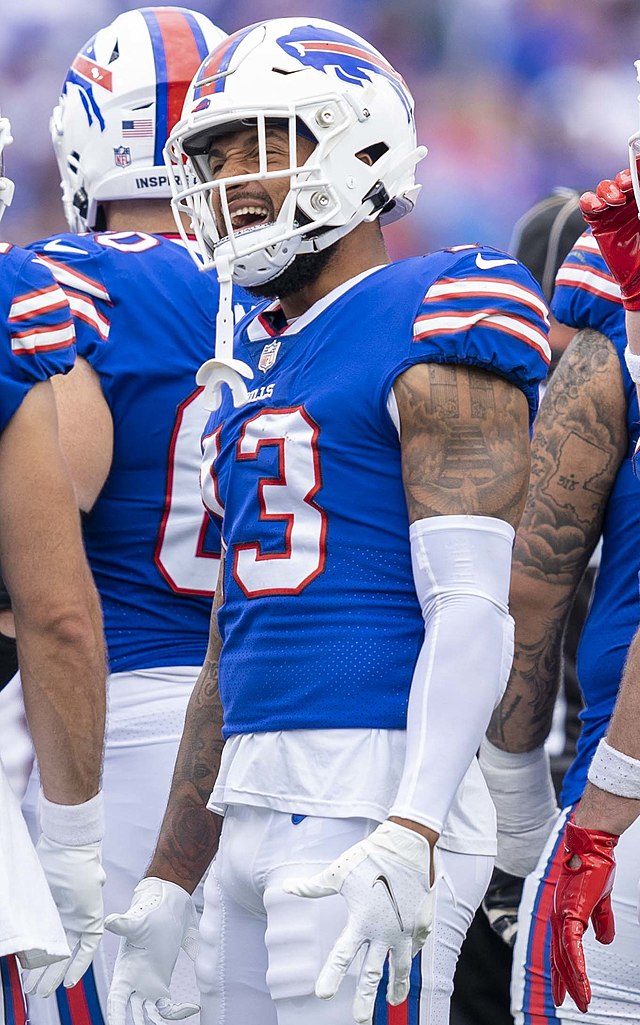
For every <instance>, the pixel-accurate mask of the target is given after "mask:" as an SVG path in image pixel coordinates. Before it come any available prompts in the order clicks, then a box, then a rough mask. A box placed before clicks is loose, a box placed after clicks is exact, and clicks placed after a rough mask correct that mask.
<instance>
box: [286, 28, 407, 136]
mask: <svg viewBox="0 0 640 1025" xmlns="http://www.w3.org/2000/svg"><path fill="white" fill-rule="evenodd" d="M277 43H278V46H281V47H282V49H283V50H284V52H285V53H286V54H288V55H289V57H294V58H295V59H296V60H298V61H299V62H300V63H301V64H304V65H305V66H306V67H309V68H315V69H316V70H317V71H324V72H327V71H329V70H333V71H334V72H335V74H336V75H337V76H338V78H340V79H341V80H342V81H343V82H347V83H348V84H349V85H359V86H365V85H368V84H369V83H370V82H372V81H373V78H372V76H373V75H382V76H383V77H384V78H386V79H387V81H388V82H389V83H390V84H391V85H392V86H393V88H394V89H395V91H396V92H397V94H398V96H399V97H400V100H401V101H402V104H403V106H404V108H405V110H406V111H407V118H408V119H410V118H411V101H410V99H409V96H408V94H407V87H406V85H405V83H404V80H403V78H402V76H401V75H399V74H398V72H397V71H396V70H395V69H394V68H392V67H391V65H390V64H389V62H388V61H386V60H385V59H384V57H382V55H381V54H379V53H376V51H375V50H373V49H369V48H368V47H367V46H366V45H365V44H364V43H363V42H358V44H357V45H356V44H355V43H354V40H353V37H352V36H347V35H342V33H340V32H333V31H331V30H329V29H325V28H323V29H318V28H316V27H315V26H314V25H303V26H300V27H298V28H294V29H293V30H292V31H291V32H290V33H289V34H288V35H286V36H280V37H279V39H278V40H277Z"/></svg>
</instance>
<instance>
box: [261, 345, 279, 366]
mask: <svg viewBox="0 0 640 1025" xmlns="http://www.w3.org/2000/svg"><path fill="white" fill-rule="evenodd" d="M279 348H280V342H269V344H268V345H265V347H264V349H263V350H262V352H261V353H260V359H259V360H258V370H261V371H262V373H263V374H266V372H267V370H270V369H271V367H272V366H273V364H274V363H275V361H276V356H277V355H278V349H279Z"/></svg>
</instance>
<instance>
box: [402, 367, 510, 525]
mask: <svg viewBox="0 0 640 1025" xmlns="http://www.w3.org/2000/svg"><path fill="white" fill-rule="evenodd" d="M394 392H395V396H396V400H397V403H398V410H399V413H400V422H401V428H402V442H401V445H402V476H403V480H404V488H405V494H406V498H407V506H408V509H409V521H410V522H411V523H413V522H414V521H415V520H419V519H423V518H424V517H426V516H450V515H458V514H467V515H480V516H495V517H497V518H499V519H503V520H506V521H507V523H510V524H511V525H512V527H514V528H515V527H517V525H518V522H519V520H520V516H521V515H522V509H523V506H524V500H525V496H526V488H527V479H528V473H529V434H528V431H529V428H528V410H527V401H526V399H525V397H524V395H523V393H522V392H521V391H520V389H519V388H516V387H515V386H514V385H512V384H509V383H508V382H507V381H504V380H503V379H502V378H500V377H496V376H495V375H493V374H489V373H487V372H486V371H484V370H475V369H471V368H469V367H462V366H449V365H444V366H441V365H439V364H435V363H421V364H418V365H417V366H414V367H411V369H410V370H407V371H406V372H405V373H404V374H402V375H401V376H400V377H399V378H398V379H397V381H396V382H395V385H394Z"/></svg>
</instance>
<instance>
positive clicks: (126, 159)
mask: <svg viewBox="0 0 640 1025" xmlns="http://www.w3.org/2000/svg"><path fill="white" fill-rule="evenodd" d="M113 160H114V163H115V165H116V167H128V166H129V164H130V163H131V150H130V149H129V147H128V146H118V147H117V148H115V147H114V150H113Z"/></svg>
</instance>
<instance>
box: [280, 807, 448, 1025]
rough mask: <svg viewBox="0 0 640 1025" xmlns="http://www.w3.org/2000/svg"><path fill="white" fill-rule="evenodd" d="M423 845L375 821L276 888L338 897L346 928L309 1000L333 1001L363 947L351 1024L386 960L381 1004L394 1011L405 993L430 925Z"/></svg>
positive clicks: (360, 1018)
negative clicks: (311, 871) (321, 862)
mask: <svg viewBox="0 0 640 1025" xmlns="http://www.w3.org/2000/svg"><path fill="white" fill-rule="evenodd" d="M430 866H431V851H430V847H429V843H428V841H427V840H426V839H425V838H424V837H423V836H420V834H419V833H415V832H414V831H413V830H411V829H407V828H406V827H405V826H400V825H398V824H397V823H395V822H383V823H382V825H380V826H378V828H377V829H375V830H374V832H373V833H372V834H371V836H369V837H367V839H366V840H362V841H361V842H360V843H357V844H355V845H354V846H353V847H350V848H349V850H347V851H345V852H344V854H342V855H341V856H340V857H339V858H337V859H336V860H335V861H334V862H333V863H332V864H331V865H329V867H328V868H326V869H324V871H322V872H319V873H318V875H316V876H313V877H312V878H310V879H286V880H285V881H284V883H283V888H284V889H285V891H286V892H287V893H293V894H297V895H298V896H300V897H326V896H328V895H329V894H333V893H341V894H342V896H343V897H344V899H345V900H346V902H347V907H348V910H349V917H348V920H347V925H346V927H345V928H344V930H343V931H342V933H341V935H340V936H339V938H338V940H337V942H336V943H335V945H334V947H333V950H332V951H331V953H330V954H329V957H328V958H327V960H326V962H325V965H324V967H323V969H322V971H321V972H320V975H319V976H318V980H317V982H316V996H319V997H322V999H325V1000H326V999H328V998H329V997H332V996H334V995H335V993H336V992H337V990H338V987H339V985H340V983H341V982H342V979H343V978H344V976H345V974H346V972H347V969H348V968H349V965H350V964H351V962H352V961H353V959H354V957H355V956H356V954H357V953H358V951H359V950H360V948H361V947H362V946H363V945H365V944H366V946H367V948H368V949H367V952H366V955H365V959H364V963H363V966H362V970H361V972H360V977H359V979H358V984H357V988H356V996H355V999H354V1002H353V1017H354V1018H355V1020H356V1021H357V1022H369V1021H370V1020H371V1018H372V1015H373V1007H374V1003H375V999H376V993H377V990H378V984H379V982H380V977H381V975H382V969H383V967H384V963H385V960H386V957H387V954H389V986H388V989H387V1000H388V1002H389V1003H390V1004H392V1005H396V1004H401V1003H402V1002H403V1001H404V1000H405V999H406V997H407V994H408V992H409V974H410V972H411V959H412V957H413V956H414V955H415V954H417V952H418V951H419V950H420V948H421V947H422V946H423V945H424V943H425V940H426V938H427V936H428V934H429V930H430V928H431V922H432V918H433V901H434V887H433V885H430V883H429V877H430Z"/></svg>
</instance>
